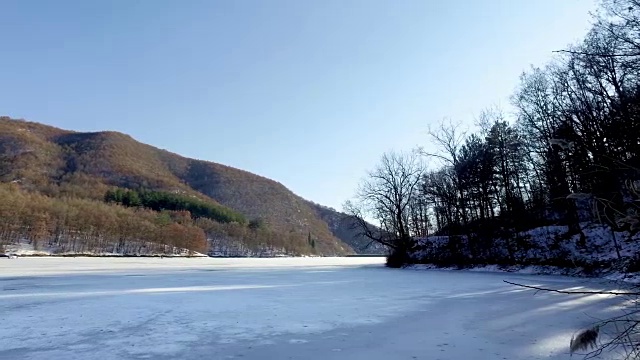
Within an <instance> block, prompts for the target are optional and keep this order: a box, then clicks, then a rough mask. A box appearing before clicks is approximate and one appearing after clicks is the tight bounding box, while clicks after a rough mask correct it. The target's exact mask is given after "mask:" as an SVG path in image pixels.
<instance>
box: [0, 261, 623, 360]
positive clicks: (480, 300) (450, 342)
mask: <svg viewBox="0 0 640 360" xmlns="http://www.w3.org/2000/svg"><path fill="white" fill-rule="evenodd" d="M383 262H384V259H382V258H281V259H211V258H202V259H172V260H171V261H163V260H161V259H152V258H147V259H134V258H122V259H118V258H65V259H61V258H25V259H21V260H20V261H0V323H1V324H2V326H1V327H0V359H25V360H41V359H42V360H44V359H47V360H48V359H66V360H76V359H77V360H80V359H82V360H92V359H100V360H125V359H147V358H148V359H177V358H179V359H187V360H191V359H234V358H242V359H244V360H258V359H260V360H262V359H305V360H325V359H326V360H337V359H355V360H364V359H367V360H388V359H407V360H413V359H432V360H435V359H441V360H445V359H449V360H451V359H454V360H455V359H461V360H462V359H464V360H466V359H510V360H511V359H515V360H517V359H568V358H569V356H568V354H567V352H568V349H567V347H568V342H569V339H570V338H571V335H572V334H573V333H574V332H575V331H576V330H577V329H580V328H582V327H584V326H587V325H588V324H590V323H591V322H592V321H593V317H599V318H605V317H609V316H612V315H616V314H618V313H619V311H620V306H621V304H620V300H621V299H617V298H615V297H610V296H596V295H594V296H564V295H560V294H537V295H535V296H533V294H534V291H530V290H526V289H521V288H516V287H514V286H511V285H508V284H505V283H504V282H503V280H510V281H514V282H518V283H526V284H532V285H540V286H548V287H553V288H564V289H567V288H580V289H585V290H588V289H603V288H606V289H609V288H612V287H615V284H612V283H610V282H604V281H602V280H596V279H576V278H566V277H561V276H531V275H518V274H506V273H500V274H498V273H479V272H455V271H403V270H396V269H387V268H385V267H384V266H383ZM106 314H108V315H106Z"/></svg>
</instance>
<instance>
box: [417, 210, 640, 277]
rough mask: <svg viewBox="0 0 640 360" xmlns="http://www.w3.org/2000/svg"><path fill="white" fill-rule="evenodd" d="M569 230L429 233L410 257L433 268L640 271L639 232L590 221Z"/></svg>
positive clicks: (571, 272)
mask: <svg viewBox="0 0 640 360" xmlns="http://www.w3.org/2000/svg"><path fill="white" fill-rule="evenodd" d="M568 230H569V229H568V228H567V227H566V226H544V227H540V228H535V229H531V230H528V231H522V232H516V233H508V234H507V235H506V236H505V237H497V238H492V237H489V238H487V237H483V236H479V235H473V234H472V235H470V237H468V236H451V237H449V236H431V237H428V238H423V239H417V242H418V249H417V251H415V252H414V253H412V254H410V258H411V259H412V262H413V263H415V264H427V265H431V268H434V267H440V268H449V269H457V268H467V269H476V270H479V271H506V272H517V273H535V274H562V275H572V276H599V277H605V276H611V277H617V278H620V277H624V274H626V273H635V272H638V271H640V234H635V235H631V234H629V233H627V232H614V231H612V230H611V229H610V228H607V227H604V226H601V225H597V224H588V223H583V224H581V233H576V234H571V235H570V234H569V233H568ZM487 264H503V266H498V265H487ZM504 264H511V265H504ZM427 267H429V266H427ZM631 277H632V278H633V277H635V276H631Z"/></svg>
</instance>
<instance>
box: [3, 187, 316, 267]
mask: <svg viewBox="0 0 640 360" xmlns="http://www.w3.org/2000/svg"><path fill="white" fill-rule="evenodd" d="M112 193H113V194H112V195H109V196H114V200H112V201H109V202H104V201H98V200H90V199H81V198H73V197H64V198H60V197H50V196H47V195H44V194H41V193H38V192H33V191H27V190H25V189H23V188H22V186H21V185H20V184H19V183H13V184H11V183H0V199H2V201H0V252H1V251H3V247H7V246H8V247H11V246H15V244H19V243H22V244H29V245H32V246H33V248H34V250H36V251H39V250H40V251H46V252H53V253H60V254H88V255H90V254H98V255H99V254H121V255H152V254H167V255H171V254H183V255H184V254H187V255H188V254H189V253H193V252H199V253H205V254H206V253H211V254H217V255H220V256H275V255H303V254H311V253H314V252H315V249H314V248H313V245H315V242H314V243H308V242H307V236H306V235H304V234H300V233H299V232H295V231H290V232H284V233H283V232H280V231H273V230H271V229H269V227H268V225H267V224H266V223H265V222H264V221H262V220H261V219H254V220H252V221H250V222H249V223H244V222H243V221H226V222H225V221H218V220H214V219H212V218H213V217H214V216H213V215H211V214H215V216H219V214H220V213H221V212H213V211H211V212H210V211H209V210H208V209H207V208H206V207H198V206H197V205H200V204H201V203H198V202H196V201H194V202H193V203H188V202H178V201H176V202H175V203H172V202H171V201H172V199H176V197H172V196H166V197H164V196H163V195H164V194H163V193H161V192H144V191H141V192H140V191H139V192H128V191H123V190H120V191H117V190H113V191H112ZM134 194H136V195H134ZM140 194H142V196H140ZM150 194H152V195H150ZM156 195H160V196H157V197H156ZM136 196H138V197H137V198H136ZM125 199H126V200H125ZM136 199H137V200H136ZM148 199H161V200H148ZM166 199H170V200H166ZM146 201H149V204H154V203H153V202H152V201H157V203H160V204H163V206H161V207H157V208H156V209H159V211H156V210H155V209H153V208H152V206H155V205H151V206H149V207H145V206H143V204H144V202H146ZM125 202H126V206H125ZM157 203H156V204H157ZM194 204H195V205H194ZM180 205H183V207H180ZM186 209H192V210H194V209H195V211H200V212H199V213H198V214H199V215H205V216H194V215H193V214H192V213H191V212H190V211H189V210H186ZM207 215H209V216H211V217H208V216H207ZM220 218H221V217H218V219H220ZM223 219H225V220H229V219H238V218H237V217H235V218H234V217H233V216H229V217H226V218H223Z"/></svg>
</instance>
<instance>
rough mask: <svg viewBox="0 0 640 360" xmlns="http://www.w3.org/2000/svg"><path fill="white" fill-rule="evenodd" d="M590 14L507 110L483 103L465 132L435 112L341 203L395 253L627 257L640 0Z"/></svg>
mask: <svg viewBox="0 0 640 360" xmlns="http://www.w3.org/2000/svg"><path fill="white" fill-rule="evenodd" d="M594 16H595V17H594V25H593V27H592V29H591V30H590V31H589V32H588V34H587V35H586V37H585V38H584V40H583V41H581V42H579V43H577V44H575V45H572V46H567V48H566V49H558V50H560V51H559V52H558V54H557V55H556V56H555V58H554V60H553V61H552V62H550V63H549V64H547V65H545V66H542V67H532V68H531V69H529V70H527V71H526V72H524V73H523V74H522V76H521V78H520V85H519V86H518V88H517V89H516V91H515V93H514V94H513V96H512V105H513V110H514V111H513V112H507V111H502V110H500V109H496V108H489V110H487V111H484V112H483V113H482V114H481V116H480V117H479V119H478V122H477V130H476V131H474V132H471V133H469V132H465V131H464V130H463V129H461V127H460V126H457V124H455V123H443V124H442V125H441V126H440V127H439V128H433V129H431V131H430V133H431V137H430V138H429V139H426V140H427V141H430V145H431V146H429V147H428V149H429V150H428V151H427V150H425V149H424V148H419V149H417V150H416V151H414V152H412V153H389V154H386V155H385V156H384V157H383V158H382V161H381V163H380V165H379V166H378V168H376V169H375V170H374V171H372V172H371V176H370V178H368V179H367V180H366V181H365V182H364V183H363V184H362V186H361V187H360V189H361V190H360V193H358V194H357V199H356V202H355V206H354V208H353V209H352V215H354V216H362V215H369V216H371V217H375V218H376V219H377V220H378V222H379V223H380V224H382V230H384V233H381V234H378V235H376V236H377V238H378V240H379V241H380V242H382V243H386V244H388V245H390V246H391V247H392V248H393V249H394V253H395V254H396V255H397V256H398V258H397V259H396V260H397V262H396V263H395V264H396V265H400V264H402V263H405V262H412V261H421V262H429V263H440V264H446V265H452V264H456V265H469V266H472V265H476V264H547V265H552V264H555V265H561V266H578V265H584V262H583V261H582V260H585V259H587V258H585V257H582V258H580V259H578V257H577V255H576V254H577V252H578V251H582V252H583V253H584V254H587V255H588V256H589V257H590V258H589V259H587V260H588V261H591V260H593V261H594V262H596V263H597V262H598V261H600V260H601V259H604V258H609V255H611V254H613V257H614V258H616V259H618V260H624V258H626V259H627V260H626V261H627V262H637V261H638V260H637V259H638V257H639V256H640V254H638V246H637V245H636V243H637V242H638V238H637V237H636V236H635V235H636V234H637V233H638V231H639V230H640V4H639V3H638V2H637V1H632V0H605V1H603V2H602V8H601V9H600V11H599V12H598V13H597V14H596V15H594ZM432 149H433V150H432ZM424 158H428V159H430V160H431V163H432V164H433V163H434V162H439V163H440V164H441V165H440V166H439V167H431V168H426V167H425V166H424V165H423V163H422V159H424ZM593 226H598V227H600V229H605V231H600V230H593ZM535 229H541V230H542V231H538V230H535ZM558 229H560V230H561V231H559V232H558V231H555V230H558ZM551 230H554V231H551ZM545 232H546V233H548V234H551V233H554V235H553V236H551V235H549V236H544V237H541V236H539V235H540V233H545ZM534 233H536V234H538V235H536V236H534V237H532V234H534ZM594 234H598V236H594ZM374 235H375V234H374ZM432 235H440V236H439V237H438V236H432ZM603 237H604V238H603ZM603 239H604V240H603ZM604 244H606V245H607V247H606V249H604V250H603V247H602V246H603V245H604ZM629 249H630V250H629ZM634 249H635V250H634ZM412 254H420V255H419V256H418V257H417V259H416V257H415V256H412ZM574 255H576V256H574ZM578 260H580V261H578Z"/></svg>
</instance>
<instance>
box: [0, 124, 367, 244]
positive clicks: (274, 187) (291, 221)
mask: <svg viewBox="0 0 640 360" xmlns="http://www.w3.org/2000/svg"><path fill="white" fill-rule="evenodd" d="M0 182H4V183H11V182H14V183H19V184H20V186H21V187H22V188H23V189H26V190H29V191H37V192H39V193H42V194H44V195H47V196H52V197H75V198H85V199H92V200H102V199H103V198H104V194H105V193H106V191H107V190H109V189H110V188H113V187H121V188H125V189H146V190H160V191H169V192H175V193H182V194H185V195H188V196H192V197H196V198H199V199H201V200H203V201H208V202H211V203H215V204H221V205H223V206H225V207H228V208H230V209H233V210H235V211H237V212H239V213H241V214H243V215H244V216H245V217H246V218H247V219H251V220H254V221H259V222H260V223H264V224H266V226H268V227H269V228H270V229H272V230H273V231H277V232H279V233H283V234H287V233H289V234H299V235H300V238H304V239H308V240H309V241H311V240H312V241H313V245H314V248H315V249H316V252H317V253H319V254H323V255H340V254H348V253H353V252H354V251H358V250H355V249H354V248H359V247H360V246H359V241H360V242H361V240H362V239H360V240H359V239H358V237H357V236H355V234H353V233H352V232H351V233H350V232H348V231H341V225H339V224H338V225H336V224H335V223H334V222H332V221H328V220H327V219H328V217H327V216H326V215H325V216H322V214H320V213H319V212H318V209H317V208H316V206H314V205H312V204H313V203H311V202H308V201H307V200H305V199H303V198H301V197H299V196H298V195H296V194H294V193H293V192H291V191H290V190H289V189H287V188H286V187H285V186H284V185H282V184H281V183H278V182H276V181H273V180H271V179H268V178H265V177H262V176H259V175H256V174H253V173H250V172H247V171H244V170H240V169H236V168H233V167H230V166H226V165H222V164H218V163H214V162H209V161H202V160H195V159H190V158H186V157H183V156H180V155H178V154H174V153H171V152H169V151H166V150H161V149H158V148H155V147H153V146H150V145H146V144H143V143H140V142H138V141H136V140H135V139H133V138H132V137H131V136H129V135H126V134H122V133H119V132H113V131H104V132H91V133H82V132H75V131H69V130H63V129H58V128H55V127H52V126H48V125H43V124H39V123H34V122H28V121H24V120H15V119H11V118H8V117H0ZM327 211H328V210H327ZM327 211H323V213H327ZM335 216H336V217H340V216H341V215H339V214H338V213H337V212H336V214H335ZM330 223H331V224H330Z"/></svg>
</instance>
